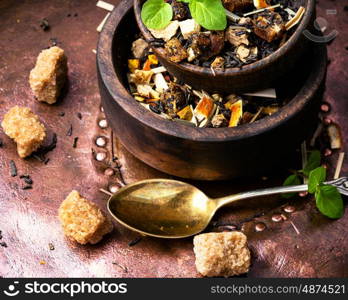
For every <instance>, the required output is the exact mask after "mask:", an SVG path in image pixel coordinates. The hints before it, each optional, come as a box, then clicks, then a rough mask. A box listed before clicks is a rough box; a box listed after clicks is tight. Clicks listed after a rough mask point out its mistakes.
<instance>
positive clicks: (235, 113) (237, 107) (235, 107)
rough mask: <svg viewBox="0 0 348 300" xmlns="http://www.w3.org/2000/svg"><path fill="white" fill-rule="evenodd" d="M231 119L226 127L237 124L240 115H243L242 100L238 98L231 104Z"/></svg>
mask: <svg viewBox="0 0 348 300" xmlns="http://www.w3.org/2000/svg"><path fill="white" fill-rule="evenodd" d="M231 113H232V114H231V119H230V123H229V125H228V127H236V126H238V124H239V122H240V120H241V118H242V116H243V101H242V100H239V101H237V102H236V103H234V104H232V105H231Z"/></svg>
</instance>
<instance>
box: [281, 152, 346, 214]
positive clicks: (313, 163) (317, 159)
mask: <svg viewBox="0 0 348 300" xmlns="http://www.w3.org/2000/svg"><path fill="white" fill-rule="evenodd" d="M320 163H321V155H320V152H319V151H312V152H311V154H310V156H309V158H308V162H307V164H306V166H305V167H304V168H303V170H299V171H296V172H295V173H294V174H292V175H290V176H289V177H288V178H287V179H286V180H285V181H284V186H291V185H299V184H300V183H301V176H304V177H308V192H309V193H310V194H313V195H314V196H315V203H316V206H317V208H318V210H319V211H320V212H321V213H322V214H323V215H324V216H327V217H329V218H331V219H339V218H341V217H342V216H343V214H344V205H343V199H342V196H341V194H340V193H339V191H338V189H337V188H336V187H335V186H332V185H327V184H325V180H326V169H325V168H324V167H322V166H321V167H319V166H320ZM307 174H308V175H307ZM294 195H296V194H285V195H283V197H285V198H291V197H293V196H294Z"/></svg>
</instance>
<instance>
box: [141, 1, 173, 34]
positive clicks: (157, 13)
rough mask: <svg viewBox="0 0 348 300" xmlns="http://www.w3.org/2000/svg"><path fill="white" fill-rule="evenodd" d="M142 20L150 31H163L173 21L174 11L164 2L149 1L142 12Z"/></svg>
mask: <svg viewBox="0 0 348 300" xmlns="http://www.w3.org/2000/svg"><path fill="white" fill-rule="evenodd" d="M141 19H142V21H143V23H144V24H145V26H146V27H147V28H150V29H163V28H165V27H166V26H168V25H169V23H170V21H171V20H172V19H173V9H172V7H171V6H170V4H169V3H166V2H164V1H163V0H147V1H146V2H145V3H144V5H143V8H142V10H141Z"/></svg>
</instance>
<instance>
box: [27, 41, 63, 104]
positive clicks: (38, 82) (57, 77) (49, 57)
mask: <svg viewBox="0 0 348 300" xmlns="http://www.w3.org/2000/svg"><path fill="white" fill-rule="evenodd" d="M67 72H68V66H67V58H66V56H65V54H64V50H63V49H61V48H59V47H56V46H54V47H51V48H49V49H46V50H43V51H42V52H41V53H40V54H39V56H38V58H37V60H36V65H35V67H34V69H32V70H31V72H30V76H29V83H30V87H31V89H32V91H33V92H34V95H35V97H36V98H37V100H39V101H43V102H47V103H49V104H53V103H55V102H56V101H57V98H58V96H59V94H60V92H61V89H62V88H63V86H64V83H65V81H66V77H67Z"/></svg>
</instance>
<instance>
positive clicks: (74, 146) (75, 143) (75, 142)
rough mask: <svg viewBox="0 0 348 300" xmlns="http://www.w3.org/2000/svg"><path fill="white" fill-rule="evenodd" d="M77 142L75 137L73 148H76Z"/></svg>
mask: <svg viewBox="0 0 348 300" xmlns="http://www.w3.org/2000/svg"><path fill="white" fill-rule="evenodd" d="M78 140H79V138H78V137H75V138H74V143H73V148H76V147H77V142H78Z"/></svg>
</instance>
